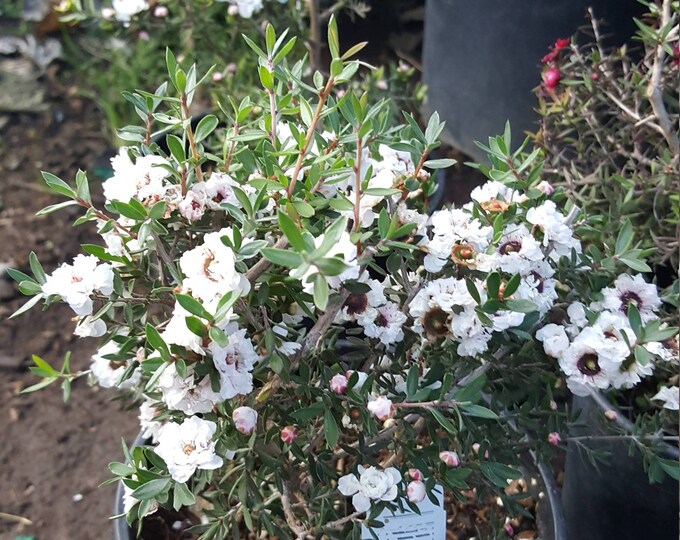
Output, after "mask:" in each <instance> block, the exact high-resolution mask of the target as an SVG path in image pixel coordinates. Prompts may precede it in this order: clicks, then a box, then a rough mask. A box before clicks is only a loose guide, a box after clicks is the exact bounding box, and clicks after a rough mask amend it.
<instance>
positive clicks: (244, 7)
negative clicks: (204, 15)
mask: <svg viewBox="0 0 680 540" xmlns="http://www.w3.org/2000/svg"><path fill="white" fill-rule="evenodd" d="M220 1H224V0H220ZM229 3H230V4H232V5H233V6H234V8H235V9H236V12H237V13H238V14H239V15H240V16H241V17H243V18H244V19H250V17H252V16H253V13H255V12H256V11H260V10H261V9H262V7H263V4H262V0H229Z"/></svg>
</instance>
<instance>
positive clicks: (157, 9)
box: [153, 6, 168, 17]
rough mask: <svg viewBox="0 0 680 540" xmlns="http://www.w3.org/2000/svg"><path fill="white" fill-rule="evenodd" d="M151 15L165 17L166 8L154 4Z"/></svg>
mask: <svg viewBox="0 0 680 540" xmlns="http://www.w3.org/2000/svg"><path fill="white" fill-rule="evenodd" d="M153 15H154V17H167V16H168V8H166V7H165V6H156V7H155V9H154V10H153Z"/></svg>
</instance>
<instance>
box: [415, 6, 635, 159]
mask: <svg viewBox="0 0 680 540" xmlns="http://www.w3.org/2000/svg"><path fill="white" fill-rule="evenodd" d="M588 6H592V7H593V10H594V13H595V16H596V17H597V18H604V19H605V20H606V21H607V22H608V23H609V24H608V25H606V26H604V27H603V32H604V33H606V34H613V35H614V38H613V39H612V40H611V42H610V43H611V44H612V45H618V44H620V43H622V42H623V41H624V40H626V39H628V38H629V37H630V36H631V35H632V34H633V33H634V32H635V25H634V24H633V20H632V18H633V17H634V16H636V15H638V16H639V14H640V12H641V10H642V9H643V8H642V6H641V4H638V3H637V2H636V0H550V1H543V2H541V1H537V0H484V1H481V2H480V1H476V2H475V1H471V0H427V4H426V12H425V35H424V45H423V80H424V82H425V84H426V85H427V88H428V96H427V104H426V108H427V110H428V112H432V111H438V112H439V115H440V117H441V119H442V120H445V121H446V128H445V130H444V133H443V134H442V139H443V140H444V142H446V143H447V144H450V145H452V146H454V147H455V148H457V149H459V150H461V151H463V152H465V153H466V154H468V155H470V156H472V157H473V158H474V159H476V160H477V161H481V160H486V156H485V155H484V153H483V152H482V151H481V150H480V149H479V148H478V147H477V146H475V144H474V141H482V142H486V140H487V138H488V137H489V135H494V134H497V133H502V132H503V126H504V125H505V121H506V120H510V122H511V124H512V127H513V133H515V134H516V137H515V138H516V140H517V141H519V140H521V138H522V137H523V135H522V134H523V133H524V132H525V131H533V132H535V131H536V129H537V127H538V126H537V124H536V122H537V120H538V116H537V114H536V113H535V112H534V108H535V107H536V99H535V97H534V96H533V94H532V89H533V88H535V87H536V86H538V85H539V83H540V82H541V71H540V67H539V64H540V62H541V58H542V57H543V56H544V55H545V54H546V53H547V52H548V49H549V47H550V46H551V45H552V44H553V43H554V42H555V40H556V39H557V38H564V37H568V36H571V35H572V34H574V33H575V32H576V31H577V30H578V28H579V27H581V26H582V25H584V24H585V23H586V17H585V16H586V13H587V8H588Z"/></svg>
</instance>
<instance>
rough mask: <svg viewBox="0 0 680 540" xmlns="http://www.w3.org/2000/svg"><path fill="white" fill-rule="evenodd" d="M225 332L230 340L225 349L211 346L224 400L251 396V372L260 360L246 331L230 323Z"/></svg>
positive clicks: (215, 344) (216, 345)
mask: <svg viewBox="0 0 680 540" xmlns="http://www.w3.org/2000/svg"><path fill="white" fill-rule="evenodd" d="M224 331H225V333H226V334H227V336H228V338H229V342H228V343H227V345H226V346H225V347H220V346H219V345H218V344H217V343H215V342H211V343H210V345H209V349H210V352H211V353H212V357H213V364H214V365H215V368H217V371H218V372H219V374H220V384H221V389H220V395H221V396H222V399H223V400H224V399H231V398H233V397H234V396H237V395H245V394H249V393H250V392H251V391H252V390H253V375H252V373H251V372H252V370H253V367H254V365H255V363H256V362H257V361H258V360H259V359H260V357H259V356H258V354H257V352H256V351H255V348H254V347H253V344H252V342H251V341H250V338H249V337H247V336H246V330H245V329H241V330H239V329H238V326H237V325H236V323H230V324H228V325H227V326H226V327H225V329H224Z"/></svg>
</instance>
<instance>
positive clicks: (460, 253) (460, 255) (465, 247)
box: [451, 244, 476, 266]
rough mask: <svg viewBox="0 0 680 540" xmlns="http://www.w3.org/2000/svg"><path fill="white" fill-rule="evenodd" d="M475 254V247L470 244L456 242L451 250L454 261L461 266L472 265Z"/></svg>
mask: <svg viewBox="0 0 680 540" xmlns="http://www.w3.org/2000/svg"><path fill="white" fill-rule="evenodd" d="M475 254H476V252H475V248H474V247H472V246H471V245H470V244H456V245H455V246H453V249H452V250H451V258H452V259H453V262H455V263H456V264H459V265H461V266H472V264H473V262H474V258H475Z"/></svg>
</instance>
